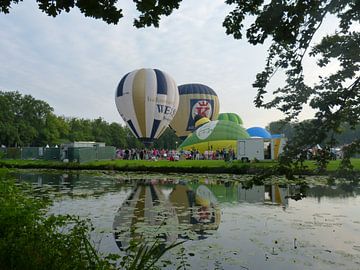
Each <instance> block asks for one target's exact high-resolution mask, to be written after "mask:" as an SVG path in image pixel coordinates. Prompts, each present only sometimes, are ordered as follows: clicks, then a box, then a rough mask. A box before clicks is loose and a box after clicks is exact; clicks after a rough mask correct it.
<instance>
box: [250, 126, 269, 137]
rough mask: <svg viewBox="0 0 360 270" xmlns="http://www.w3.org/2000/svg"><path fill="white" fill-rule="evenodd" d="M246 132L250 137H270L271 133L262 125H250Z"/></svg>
mask: <svg viewBox="0 0 360 270" xmlns="http://www.w3.org/2000/svg"><path fill="white" fill-rule="evenodd" d="M246 131H247V133H249V135H250V137H257V138H264V139H271V134H270V132H269V131H267V130H266V129H265V128H262V127H251V128H248V129H247V130H246Z"/></svg>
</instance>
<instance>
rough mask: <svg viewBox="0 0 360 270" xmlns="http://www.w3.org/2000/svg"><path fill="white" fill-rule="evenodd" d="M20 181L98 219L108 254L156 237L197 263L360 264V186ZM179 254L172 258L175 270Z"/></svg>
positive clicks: (29, 175) (186, 179) (62, 206)
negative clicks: (179, 242) (177, 246)
mask: <svg viewBox="0 0 360 270" xmlns="http://www.w3.org/2000/svg"><path fill="white" fill-rule="evenodd" d="M244 177H245V176H244ZM17 178H18V179H19V180H21V181H27V182H31V183H32V184H33V186H34V188H35V193H36V194H38V195H41V194H47V195H50V196H51V197H53V198H54V201H55V202H54V205H53V206H52V207H51V209H50V212H51V213H55V214H74V215H79V216H81V217H86V218H90V219H91V220H92V222H93V224H94V225H95V228H96V229H95V231H94V233H93V235H92V237H93V240H94V243H95V246H96V248H97V249H99V250H100V251H102V252H105V253H107V252H112V253H119V252H122V251H121V250H122V249H124V248H126V247H127V246H128V243H129V241H130V239H135V240H138V241H145V240H148V239H151V238H153V237H158V238H161V239H164V240H165V241H168V242H169V243H170V242H173V241H176V240H187V241H186V242H185V243H184V244H183V246H184V247H185V251H184V254H183V255H184V256H185V257H186V258H187V261H188V262H189V263H190V264H191V268H192V269H301V270H302V269H354V270H355V269H360V188H359V187H357V186H352V185H349V184H342V185H338V186H326V185H323V186H317V185H311V186H296V185H262V186H256V185H252V186H251V185H249V184H248V183H247V184H246V187H245V184H242V183H241V178H239V179H238V181H235V182H232V181H228V180H223V178H222V177H221V176H211V175H206V176H205V175H199V176H194V175H192V176H191V177H190V176H187V175H154V176H149V175H143V177H141V176H140V177H139V175H137V176H135V175H134V176H132V175H130V174H129V175H121V176H119V175H112V176H109V175H105V174H99V175H91V174H87V173H78V174H72V173H63V174H59V173H44V172H26V171H24V172H22V173H20V174H17ZM144 178H146V180H144ZM244 179H245V178H244ZM239 180H240V181H239ZM178 254H179V250H174V251H172V252H171V253H169V254H168V255H167V256H168V257H169V258H172V261H174V262H175V265H174V266H173V267H172V268H175V269H176V264H177V262H176V259H175V258H176V257H178Z"/></svg>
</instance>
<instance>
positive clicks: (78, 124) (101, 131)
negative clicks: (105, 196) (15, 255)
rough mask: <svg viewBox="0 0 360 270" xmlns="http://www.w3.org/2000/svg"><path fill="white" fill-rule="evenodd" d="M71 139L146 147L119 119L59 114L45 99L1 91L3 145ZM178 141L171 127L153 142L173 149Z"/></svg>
mask: <svg viewBox="0 0 360 270" xmlns="http://www.w3.org/2000/svg"><path fill="white" fill-rule="evenodd" d="M72 141H97V142H105V143H106V145H112V146H115V147H118V148H143V147H144V145H143V144H142V143H141V142H140V141H139V140H137V139H136V138H135V136H134V135H133V134H132V133H131V131H130V129H128V128H127V127H126V126H123V125H120V124H119V123H115V122H113V123H108V122H106V121H105V120H104V119H102V118H100V117H99V118H97V119H94V120H90V119H83V118H76V117H65V116H57V115H55V114H54V109H53V108H52V107H51V106H50V105H49V104H48V103H46V102H45V101H42V100H37V99H35V98H34V97H32V96H31V95H22V94H20V93H19V92H17V91H15V92H13V91H10V92H5V91H0V145H5V146H7V147H21V146H45V145H50V146H55V145H60V144H62V143H67V142H72ZM177 141H178V138H177V136H176V135H175V133H174V132H173V131H172V130H171V129H167V130H166V131H165V132H164V134H163V135H162V136H161V137H160V138H159V139H158V140H157V141H155V142H154V147H156V148H166V149H173V148H175V147H176V142H177Z"/></svg>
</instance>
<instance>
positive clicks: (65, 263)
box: [0, 180, 113, 269]
mask: <svg viewBox="0 0 360 270" xmlns="http://www.w3.org/2000/svg"><path fill="white" fill-rule="evenodd" d="M0 194H1V196H0V206H1V207H0V236H1V237H0V268H1V269H112V268H113V267H112V265H111V263H110V262H109V261H107V260H105V259H102V258H101V257H100V256H99V254H98V253H97V252H96V251H95V250H94V248H93V246H92V245H91V243H90V242H89V240H88V238H89V236H88V234H89V232H90V231H91V229H92V228H91V224H90V223H89V222H88V221H86V220H80V219H79V218H77V217H74V216H54V215H50V216H46V215H45V212H46V208H47V206H48V205H49V201H46V200H44V199H40V198H32V197H30V196H29V195H27V194H26V193H24V191H21V190H20V188H19V187H17V186H16V185H15V184H14V182H11V181H6V180H2V182H1V183H0Z"/></svg>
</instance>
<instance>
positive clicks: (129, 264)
mask: <svg viewBox="0 0 360 270" xmlns="http://www.w3.org/2000/svg"><path fill="white" fill-rule="evenodd" d="M183 243H184V242H177V243H172V244H170V245H168V246H166V245H165V244H164V243H161V241H160V240H156V241H154V242H153V243H152V244H150V243H146V244H140V245H139V243H137V242H135V241H132V242H131V243H130V246H129V247H128V248H127V249H126V255H125V256H123V257H122V259H121V262H120V266H121V267H122V268H124V269H127V270H141V269H148V270H157V269H161V268H160V267H159V266H158V265H157V263H158V262H159V260H160V259H161V258H162V257H163V255H164V254H165V253H166V252H167V251H169V250H171V249H173V248H175V247H177V246H179V245H181V244H183ZM170 263H171V261H168V260H162V261H161V264H162V266H163V267H166V266H167V265H169V264H170Z"/></svg>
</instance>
